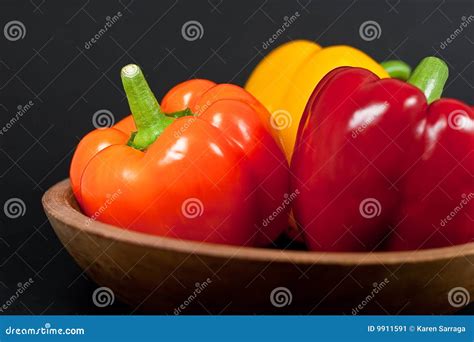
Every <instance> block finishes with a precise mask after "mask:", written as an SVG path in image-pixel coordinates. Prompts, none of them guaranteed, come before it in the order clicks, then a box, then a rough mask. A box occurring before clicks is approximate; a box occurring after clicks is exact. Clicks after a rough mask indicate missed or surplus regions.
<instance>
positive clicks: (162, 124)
mask: <svg viewBox="0 0 474 342" xmlns="http://www.w3.org/2000/svg"><path fill="white" fill-rule="evenodd" d="M121 78H122V84H123V87H124V89H125V94H126V95H127V100H128V104H129V106H130V110H131V112H132V116H133V120H134V121H135V125H136V127H137V132H135V133H134V134H133V135H132V136H131V138H130V140H129V142H128V144H129V146H132V147H134V148H136V149H138V150H145V149H146V148H147V147H148V146H150V145H151V144H153V143H154V142H155V140H156V139H157V138H158V136H159V135H160V134H161V133H162V132H163V131H164V130H165V128H166V127H168V126H169V125H170V124H171V123H172V122H173V121H174V119H173V118H172V117H168V116H166V115H165V113H163V112H162V110H161V108H160V105H159V103H158V101H157V100H156V98H155V95H154V94H153V92H152V91H151V89H150V87H149V86H148V83H147V81H146V80H145V76H144V75H143V72H142V71H141V69H140V67H139V66H138V65H136V64H129V65H126V66H125V67H123V68H122V71H121Z"/></svg>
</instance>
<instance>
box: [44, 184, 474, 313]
mask: <svg viewBox="0 0 474 342" xmlns="http://www.w3.org/2000/svg"><path fill="white" fill-rule="evenodd" d="M43 206H44V210H45V212H46V215H47V216H48V218H49V221H50V222H51V225H52V226H53V228H54V230H55V232H56V234H57V235H58V237H59V239H60V240H61V242H62V243H63V245H64V247H65V248H66V249H67V250H68V251H69V253H70V254H71V255H72V256H73V258H74V259H75V260H76V261H77V263H78V264H79V265H80V267H82V269H83V270H84V271H85V272H86V273H87V274H88V275H89V277H91V278H92V279H93V280H94V281H95V282H97V284H100V285H101V286H106V287H109V288H110V289H112V290H113V292H114V294H115V296H117V297H118V298H119V299H121V300H122V301H124V302H126V303H128V304H129V305H130V306H131V307H132V308H134V309H136V310H139V311H151V312H154V313H161V314H189V313H202V314H207V313H210V314H222V313H223V314H254V313H258V314H262V313H263V314H280V313H285V314H318V313H325V314H328V313H334V314H369V313H370V314H374V313H379V314H384V313H387V314H399V313H400V314H441V313H449V312H453V311H457V310H459V309H460V308H462V307H463V306H464V305H467V303H468V302H470V298H474V243H469V244H465V245H460V246H454V247H447V248H438V249H430V250H420V251H412V252H376V253H320V252H307V251H294V250H277V249H263V248H248V247H235V246H225V245H216V244H210V243H201V242H192V241H182V240H177V239H172V238H166V237H158V236H151V235H146V234H142V233H137V232H133V231H128V230H124V229H120V228H117V227H114V226H111V225H108V224H104V223H101V222H98V221H91V220H90V219H88V217H87V216H85V215H83V214H82V213H81V212H80V210H79V208H78V205H77V203H76V201H75V199H74V197H73V195H72V192H71V188H70V185H69V180H64V181H62V182H60V183H58V184H56V185H55V186H53V187H52V188H51V189H49V190H48V191H47V192H46V194H45V195H44V197H43Z"/></svg>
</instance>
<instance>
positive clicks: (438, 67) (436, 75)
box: [407, 56, 449, 103]
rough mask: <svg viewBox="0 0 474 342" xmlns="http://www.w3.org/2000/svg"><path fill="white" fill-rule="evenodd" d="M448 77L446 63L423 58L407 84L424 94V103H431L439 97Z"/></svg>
mask: <svg viewBox="0 0 474 342" xmlns="http://www.w3.org/2000/svg"><path fill="white" fill-rule="evenodd" d="M448 75H449V69H448V66H447V65H446V63H445V62H444V61H443V60H441V59H439V58H437V57H432V56H431V57H426V58H423V60H422V61H421V62H420V64H418V66H417V67H416V68H415V70H414V71H413V73H412V75H411V76H410V78H409V79H408V81H407V82H408V83H410V84H412V85H414V86H415V87H417V88H418V89H420V90H421V91H422V92H423V93H424V94H425V96H426V101H427V102H428V103H432V102H433V101H436V100H438V99H439V98H440V97H441V94H442V93H443V87H444V85H445V83H446V81H447V80H448Z"/></svg>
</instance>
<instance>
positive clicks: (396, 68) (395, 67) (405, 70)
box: [380, 59, 411, 81]
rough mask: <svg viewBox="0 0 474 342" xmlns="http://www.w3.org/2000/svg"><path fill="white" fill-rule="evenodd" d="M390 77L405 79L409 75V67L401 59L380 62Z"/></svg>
mask: <svg viewBox="0 0 474 342" xmlns="http://www.w3.org/2000/svg"><path fill="white" fill-rule="evenodd" d="M380 65H381V66H382V68H384V69H385V71H386V72H387V73H388V74H389V75H390V77H391V78H396V79H398V80H402V81H406V80H408V78H409V77H410V75H411V67H410V66H409V65H408V64H407V63H405V62H404V61H401V60H395V59H392V60H388V61H385V62H382V63H380Z"/></svg>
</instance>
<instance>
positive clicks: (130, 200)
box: [70, 65, 289, 246]
mask: <svg viewBox="0 0 474 342" xmlns="http://www.w3.org/2000/svg"><path fill="white" fill-rule="evenodd" d="M122 82H123V84H124V88H125V92H126V95H127V98H128V101H129V104H130V108H131V111H132V116H133V120H134V122H135V124H133V122H132V118H131V117H129V118H126V119H125V120H122V121H121V122H119V123H118V124H117V125H115V126H114V127H112V128H106V129H98V130H95V131H93V132H91V133H89V134H88V135H86V136H85V137H84V138H83V139H82V140H81V142H80V143H79V145H78V147H77V150H76V152H75V154H74V157H73V160H72V163H71V172H70V175H71V184H72V187H73V191H74V194H75V196H76V198H77V200H78V202H79V204H80V206H81V208H82V210H83V211H84V212H85V213H86V214H87V215H89V216H90V217H92V218H93V219H98V220H100V221H103V222H106V223H110V224H113V225H116V226H119V227H123V228H126V229H131V230H136V231H140V232H145V233H149V234H155V235H164V236H172V237H176V238H180V239H190V240H199V241H208V242H217V243H226V244H235V245H252V246H261V245H265V244H268V243H270V242H272V241H273V240H274V239H275V238H276V237H277V236H278V235H279V234H280V233H281V232H282V231H283V230H284V229H285V228H286V226H287V222H288V209H289V208H283V209H282V210H281V211H280V212H279V213H280V214H279V215H276V216H275V217H273V219H272V220H271V222H267V223H266V224H265V223H264V220H265V219H267V217H268V216H270V215H272V213H273V211H274V210H275V209H276V208H278V207H279V205H280V204H281V203H282V201H283V200H284V199H285V195H286V193H287V192H288V187H289V177H288V166H287V162H286V159H285V156H284V154H283V152H282V150H281V148H280V147H279V146H278V144H277V143H276V141H275V139H274V138H273V137H272V134H271V131H270V120H269V119H270V114H269V113H268V111H267V110H266V109H265V108H264V107H263V106H262V105H261V104H260V103H259V102H258V101H257V100H256V99H255V98H254V97H253V96H252V95H250V94H249V93H247V92H246V91H245V90H244V89H242V88H240V87H238V86H235V85H231V84H220V85H216V84H215V83H214V82H211V81H207V80H189V81H186V82H184V83H181V84H179V85H177V86H176V87H174V88H173V89H171V90H170V91H169V92H168V93H167V95H166V96H165V98H164V99H163V105H162V106H160V105H159V104H158V102H157V101H156V98H155V97H154V95H153V93H152V92H151V90H150V89H149V87H148V84H147V82H146V81H145V79H144V76H143V73H142V72H141V70H140V68H138V66H136V65H128V66H126V67H124V68H123V69H122ZM171 112H173V115H166V114H165V113H171ZM188 114H193V115H192V116H184V117H181V116H183V115H188ZM176 117H178V118H176ZM134 127H136V130H137V131H136V132H134V133H132V134H130V133H131V130H134ZM265 222H266V221H265Z"/></svg>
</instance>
